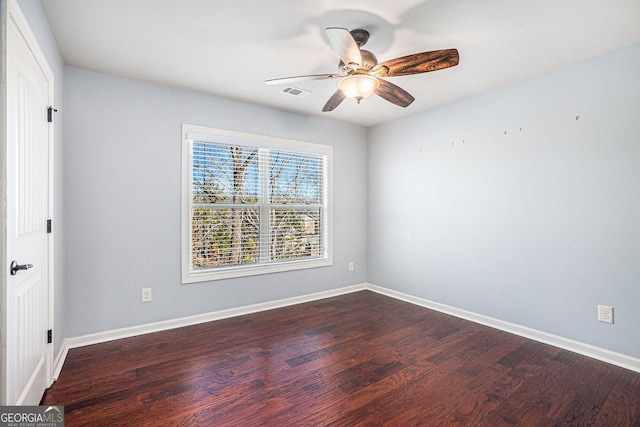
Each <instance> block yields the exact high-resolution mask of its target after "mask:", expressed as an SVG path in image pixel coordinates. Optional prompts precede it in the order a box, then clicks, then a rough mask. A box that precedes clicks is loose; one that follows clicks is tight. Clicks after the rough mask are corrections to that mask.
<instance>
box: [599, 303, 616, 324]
mask: <svg viewBox="0 0 640 427" xmlns="http://www.w3.org/2000/svg"><path fill="white" fill-rule="evenodd" d="M598 322H604V323H613V307H609V306H607V305H598Z"/></svg>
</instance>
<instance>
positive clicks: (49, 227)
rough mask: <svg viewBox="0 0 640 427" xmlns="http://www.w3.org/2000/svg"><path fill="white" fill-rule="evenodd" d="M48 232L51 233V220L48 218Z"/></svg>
mask: <svg viewBox="0 0 640 427" xmlns="http://www.w3.org/2000/svg"><path fill="white" fill-rule="evenodd" d="M47 233H51V220H50V219H48V220H47Z"/></svg>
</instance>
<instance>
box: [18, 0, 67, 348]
mask: <svg viewBox="0 0 640 427" xmlns="http://www.w3.org/2000/svg"><path fill="white" fill-rule="evenodd" d="M18 4H19V5H20V8H21V9H22V12H23V13H24V15H25V17H26V18H27V21H28V22H29V26H30V27H31V30H32V31H33V33H34V35H35V36H36V38H37V40H38V44H39V45H40V48H41V49H42V51H43V52H44V55H45V56H46V58H47V62H48V63H49V66H50V67H51V70H52V71H53V75H54V85H55V87H54V106H55V108H57V109H58V112H57V113H56V115H55V117H54V119H55V120H54V152H53V160H54V165H53V187H54V200H53V221H54V234H53V238H54V257H55V258H54V266H53V268H54V300H55V301H54V304H55V309H54V318H55V320H54V321H55V324H54V346H55V347H54V355H57V354H58V352H59V350H60V346H61V345H62V341H63V340H64V338H65V337H67V333H66V330H65V326H66V317H67V316H66V311H67V301H66V272H65V210H64V193H65V190H64V162H63V155H64V139H63V132H62V128H63V126H62V122H63V117H64V101H63V82H64V77H63V74H64V63H63V61H62V56H61V55H60V51H59V50H58V45H57V44H56V40H55V38H54V37H53V34H52V33H51V29H50V28H49V23H48V22H47V18H46V16H45V14H44V11H43V10H42V6H41V5H40V2H39V1H37V0H18Z"/></svg>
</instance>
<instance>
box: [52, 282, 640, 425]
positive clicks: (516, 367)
mask: <svg viewBox="0 0 640 427" xmlns="http://www.w3.org/2000/svg"><path fill="white" fill-rule="evenodd" d="M42 404H47V405H54V404H56V405H64V406H65V425H66V426H67V427H70V426H71V427H72V426H83V425H90V426H101V425H105V426H106V425H109V426H131V425H136V426H146V425H149V426H160V425H167V426H181V425H182V426H194V425H207V426H209V425H215V426H262V425H264V426H327V425H331V426H349V427H351V426H360V425H362V426H371V425H390V426H414V425H415V426H418V425H419V426H436V425H441V426H448V425H470V426H491V427H496V426H501V425H504V426H512V425H520V426H538V425H539V426H551V425H558V426H560V425H596V426H621V427H624V426H634V427H638V426H640V374H639V373H636V372H632V371H628V370H625V369H622V368H619V367H615V366H612V365H608V364H606V363H603V362H599V361H595V360H592V359H589V358H586V357H584V356H580V355H577V354H574V353H570V352H568V351H565V350H561V349H558V348H555V347H552V346H548V345H545V344H541V343H538V342H534V341H531V340H527V339H525V338H522V337H519V336H515V335H511V334H508V333H505V332H501V331H498V330H495V329H492V328H489V327H486V326H482V325H479V324H475V323H473V322H469V321H467V320H463V319H459V318H455V317H451V316H448V315H445V314H443V313H438V312H435V311H432V310H428V309H426V308H423V307H419V306H416V305H413V304H409V303H406V302H403V301H399V300H396V299H393V298H389V297H386V296H382V295H379V294H376V293H374V292H370V291H361V292H354V293H350V294H346V295H341V296H337V297H332V298H327V299H323V300H320V301H313V302H308V303H304V304H298V305H294V306H287V307H282V308H278V309H275V310H268V311H264V312H260V313H253V314H247V315H243V316H237V317H233V318H228V319H221V320H218V321H215V322H208V323H202V324H198V325H193V326H189V327H184V328H176V329H173V330H168V331H163V332H158V333H153V334H147V335H143V336H137V337H131V338H127V339H123V340H117V341H112V342H107V343H102V344H96V345H91V346H86V347H82V348H75V349H72V350H70V351H69V353H68V356H67V360H66V362H65V365H64V367H63V369H62V372H61V374H60V376H59V378H58V380H57V381H56V383H55V384H54V385H53V386H52V387H51V388H50V389H49V390H47V392H46V393H45V396H44V398H43V401H42Z"/></svg>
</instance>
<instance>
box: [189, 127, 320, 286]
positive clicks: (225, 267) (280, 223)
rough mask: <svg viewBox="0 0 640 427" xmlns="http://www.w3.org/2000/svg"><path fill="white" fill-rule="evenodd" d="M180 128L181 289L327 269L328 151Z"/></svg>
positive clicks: (282, 142) (274, 141)
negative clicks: (190, 284) (182, 153)
mask: <svg viewBox="0 0 640 427" xmlns="http://www.w3.org/2000/svg"><path fill="white" fill-rule="evenodd" d="M185 127H186V131H185V141H184V144H185V145H186V147H185V154H186V157H188V160H187V161H186V165H185V166H186V169H187V176H186V178H187V179H186V180H185V181H186V182H185V184H186V188H185V193H187V194H188V197H187V199H188V200H186V204H187V205H188V208H187V211H186V215H185V213H183V233H187V234H188V239H185V238H184V237H185V236H184V235H183V242H184V241H187V243H188V245H187V246H188V247H187V248H184V249H183V282H191V281H201V280H212V279H217V278H226V277H237V276H242V275H250V274H261V273H267V272H274V271H285V270H290V269H298V268H308V267H316V266H321V265H329V264H330V263H331V257H330V255H331V254H330V247H331V246H330V223H331V221H330V166H331V147H327V146H319V145H315V144H306V143H300V142H297V141H284V140H277V139H273V138H265V137H260V136H255V135H247V134H238V133H232V132H226V131H217V130H214V129H207V130H206V131H207V132H205V133H202V131H203V129H202V128H198V132H194V131H192V130H191V127H190V126H188V125H185ZM185 216H186V217H187V218H184V217H185ZM185 220H186V221H185ZM185 222H186V224H185ZM186 258H188V259H186ZM185 269H186V270H188V271H185Z"/></svg>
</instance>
